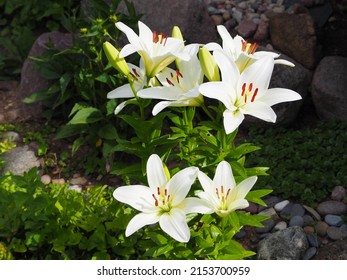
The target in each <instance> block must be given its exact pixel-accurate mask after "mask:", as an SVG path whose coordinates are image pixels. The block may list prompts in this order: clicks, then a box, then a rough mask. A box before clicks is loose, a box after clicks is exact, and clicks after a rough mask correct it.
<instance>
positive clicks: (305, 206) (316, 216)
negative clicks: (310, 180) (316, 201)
mask: <svg viewBox="0 0 347 280" xmlns="http://www.w3.org/2000/svg"><path fill="white" fill-rule="evenodd" d="M303 207H304V208H305V210H306V211H307V212H308V213H310V214H311V215H312V217H313V218H315V219H316V220H317V221H320V220H321V219H322V218H321V216H320V215H319V213H318V212H317V211H316V210H314V209H313V208H312V207H310V206H307V205H303Z"/></svg>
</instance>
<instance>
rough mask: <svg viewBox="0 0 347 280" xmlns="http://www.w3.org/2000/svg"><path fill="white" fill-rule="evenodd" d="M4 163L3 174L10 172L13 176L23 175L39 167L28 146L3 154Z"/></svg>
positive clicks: (37, 160) (38, 162)
mask: <svg viewBox="0 0 347 280" xmlns="http://www.w3.org/2000/svg"><path fill="white" fill-rule="evenodd" d="M2 157H3V159H4V160H5V161H6V163H5V167H4V169H3V170H2V172H3V173H6V172H11V173H13V174H14V175H23V174H24V173H25V172H28V171H29V170H30V169H31V168H33V167H39V166H40V161H39V159H38V158H37V157H36V156H35V154H34V152H33V151H31V150H30V149H29V146H27V145H25V146H23V147H16V148H14V149H12V150H9V151H7V152H5V153H4V154H3V156H2Z"/></svg>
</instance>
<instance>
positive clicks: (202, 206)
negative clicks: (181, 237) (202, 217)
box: [180, 197, 214, 214]
mask: <svg viewBox="0 0 347 280" xmlns="http://www.w3.org/2000/svg"><path fill="white" fill-rule="evenodd" d="M180 208H182V209H183V211H184V213H186V214H190V213H199V214H211V213H213V212H214V211H213V209H211V207H210V206H209V204H208V203H206V201H205V200H202V199H199V198H196V197H188V198H186V199H185V200H183V202H182V203H181V205H180Z"/></svg>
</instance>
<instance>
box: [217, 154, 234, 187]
mask: <svg viewBox="0 0 347 280" xmlns="http://www.w3.org/2000/svg"><path fill="white" fill-rule="evenodd" d="M213 185H214V186H215V187H221V186H223V187H224V188H231V189H233V188H234V187H235V186H236V182H235V179H234V175H233V172H232V170H231V166H230V164H229V163H228V162H226V161H224V160H223V161H221V162H220V163H219V164H218V166H217V169H216V173H215V176H214V178H213Z"/></svg>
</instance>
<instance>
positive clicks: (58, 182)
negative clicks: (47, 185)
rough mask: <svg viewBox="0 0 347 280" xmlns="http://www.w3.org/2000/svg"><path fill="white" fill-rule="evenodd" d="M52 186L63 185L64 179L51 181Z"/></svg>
mask: <svg viewBox="0 0 347 280" xmlns="http://www.w3.org/2000/svg"><path fill="white" fill-rule="evenodd" d="M52 183H53V184H57V185H64V184H65V179H64V178H59V179H52Z"/></svg>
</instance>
